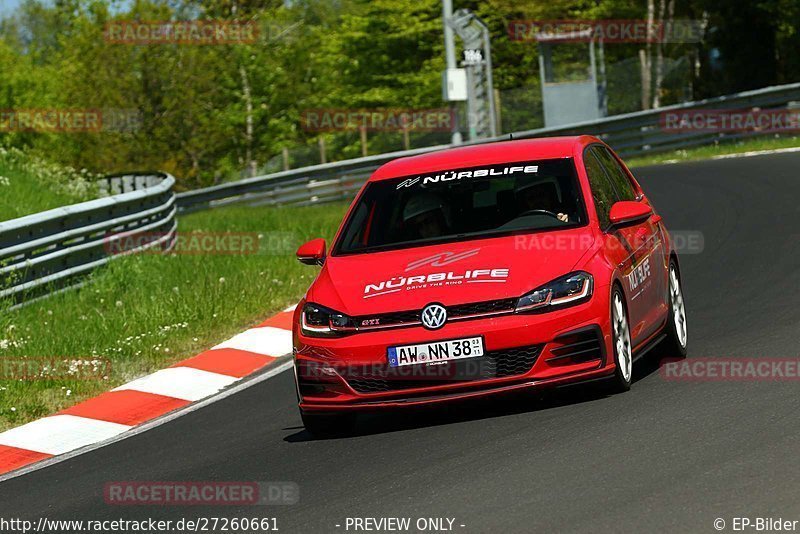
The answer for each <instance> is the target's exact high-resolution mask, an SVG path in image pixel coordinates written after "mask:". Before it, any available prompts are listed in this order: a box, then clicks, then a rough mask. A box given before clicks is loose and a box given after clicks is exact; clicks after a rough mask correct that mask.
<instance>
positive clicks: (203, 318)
mask: <svg viewBox="0 0 800 534" xmlns="http://www.w3.org/2000/svg"><path fill="white" fill-rule="evenodd" d="M345 208H346V206H345V205H344V204H330V205H325V206H319V207H311V208H247V207H229V208H220V209H216V210H211V211H207V212H202V213H197V214H193V215H188V216H186V217H183V218H181V219H180V220H179V231H180V232H181V233H184V232H254V233H258V234H261V235H262V238H261V243H266V244H269V246H267V247H266V248H267V249H269V250H267V251H266V253H259V254H253V255H197V254H170V255H156V254H144V255H138V256H129V257H124V258H119V259H116V260H115V261H113V262H111V263H110V264H109V265H108V266H107V267H105V268H103V269H100V270H99V271H97V272H95V273H94V274H93V275H92V276H91V279H90V281H89V283H88V284H86V285H85V286H84V287H83V288H81V289H77V290H72V291H68V292H65V293H62V294H59V295H56V296H54V297H51V298H49V299H46V300H43V301H39V302H35V303H33V304H31V305H29V306H27V307H24V308H21V309H19V310H16V311H10V312H9V311H4V312H3V311H0V364H2V362H3V361H4V360H5V361H9V360H10V359H17V358H58V359H67V360H83V361H87V362H88V361H92V360H96V359H97V358H107V359H109V360H110V361H111V372H110V373H108V376H107V378H105V379H102V378H101V379H92V380H86V379H84V380H73V379H70V380H63V379H59V380H52V379H48V380H16V381H15V380H4V381H0V430H2V429H7V428H9V427H12V426H17V425H19V424H23V423H25V422H27V421H30V420H32V419H36V418H39V417H42V416H45V415H48V414H51V413H53V412H55V411H58V410H60V409H63V408H66V407H68V406H70V405H72V404H75V403H77V402H80V401H81V400H84V399H86V398H89V397H92V396H95V395H97V394H99V393H101V392H103V391H106V390H109V389H112V388H114V387H116V386H118V385H120V384H123V383H125V382H128V381H130V380H132V379H134V378H136V377H139V376H142V375H144V374H147V373H150V372H153V371H156V370H158V369H162V368H164V367H167V366H169V365H170V364H172V363H174V362H177V361H180V360H182V359H185V358H188V357H191V356H193V355H195V354H197V353H199V352H201V351H203V350H205V349H208V348H209V347H211V346H213V345H215V344H217V343H219V342H221V341H224V340H225V339H228V338H229V337H231V336H233V335H235V334H237V333H239V332H241V331H243V330H244V329H246V328H247V327H250V326H253V325H254V324H257V323H258V322H260V321H262V320H263V319H266V318H268V317H269V316H271V315H272V314H274V313H275V312H277V311H280V310H281V309H283V308H285V307H286V306H288V305H290V304H293V303H295V302H297V300H299V299H300V298H301V297H302V295H303V294H304V293H305V291H306V289H307V287H308V285H309V284H310V283H311V281H312V279H313V277H314V276H316V273H317V272H318V269H317V268H315V267H309V266H306V265H302V264H300V263H299V262H298V261H297V260H296V259H295V257H294V250H295V249H296V247H297V246H299V245H300V244H302V243H303V242H305V241H306V240H308V239H310V238H313V237H320V236H321V237H325V238H328V239H330V238H331V237H332V234H333V232H334V231H335V229H336V226H337V225H338V223H339V221H340V220H341V218H342V216H343V214H344V211H345ZM6 372H8V371H7V370H6Z"/></svg>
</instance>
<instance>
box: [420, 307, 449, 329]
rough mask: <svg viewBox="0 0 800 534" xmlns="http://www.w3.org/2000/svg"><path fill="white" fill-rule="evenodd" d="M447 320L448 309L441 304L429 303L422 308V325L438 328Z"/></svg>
mask: <svg viewBox="0 0 800 534" xmlns="http://www.w3.org/2000/svg"><path fill="white" fill-rule="evenodd" d="M446 321H447V310H446V309H444V306H442V305H441V304H428V305H427V306H425V307H424V308H423V309H422V326H424V327H425V328H427V329H428V330H436V329H437V328H441V327H443V326H444V323H445V322H446Z"/></svg>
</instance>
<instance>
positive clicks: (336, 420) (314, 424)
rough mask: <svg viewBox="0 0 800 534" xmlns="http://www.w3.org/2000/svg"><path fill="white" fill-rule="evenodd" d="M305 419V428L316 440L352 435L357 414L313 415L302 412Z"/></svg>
mask: <svg viewBox="0 0 800 534" xmlns="http://www.w3.org/2000/svg"><path fill="white" fill-rule="evenodd" d="M300 417H301V418H302V419H303V426H305V427H306V430H307V431H308V433H309V434H311V435H312V436H314V437H315V438H326V437H332V436H343V435H347V434H349V433H351V432H352V431H353V429H354V428H355V422H356V416H355V414H347V413H345V414H341V413H332V414H328V413H325V414H321V413H320V414H317V413H314V414H311V413H304V412H300Z"/></svg>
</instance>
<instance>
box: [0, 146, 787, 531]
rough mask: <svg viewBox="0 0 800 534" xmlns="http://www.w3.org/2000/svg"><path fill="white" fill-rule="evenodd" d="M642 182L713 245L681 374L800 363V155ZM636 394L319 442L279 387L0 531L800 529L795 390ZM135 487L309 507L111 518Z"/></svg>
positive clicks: (745, 384) (673, 171)
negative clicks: (267, 496)
mask: <svg viewBox="0 0 800 534" xmlns="http://www.w3.org/2000/svg"><path fill="white" fill-rule="evenodd" d="M635 174H636V175H637V177H638V178H639V180H640V181H641V182H642V184H643V185H644V187H645V189H646V191H647V192H648V195H649V196H650V198H651V199H652V200H653V201H654V203H655V205H656V207H657V209H658V210H659V211H660V213H661V214H662V215H663V217H664V220H665V221H666V223H667V225H668V227H669V229H670V230H671V231H673V232H680V231H695V232H697V231H699V232H702V234H703V236H704V242H705V248H704V250H703V252H702V253H700V254H684V255H683V256H682V258H681V265H682V270H683V281H684V292H685V295H686V299H687V307H688V319H689V344H690V348H689V359H690V360H691V359H694V358H758V359H764V358H790V357H798V354H800V348H798V336H799V335H800V154H799V153H788V154H776V155H769V156H756V157H747V158H734V159H722V160H715V161H706V162H699V163H686V164H675V165H664V166H658V167H645V168H640V169H637V170H636V171H635ZM634 379H635V383H634V385H633V388H632V389H631V391H630V392H628V393H625V394H621V395H616V396H611V397H607V396H603V395H602V394H600V393H598V392H597V390H596V388H588V387H572V388H565V389H563V390H559V391H556V392H553V393H551V394H548V395H545V396H543V397H542V396H530V395H528V396H522V397H517V396H515V397H512V398H508V399H503V400H501V401H497V402H478V403H474V402H473V403H469V404H463V405H456V406H453V407H449V408H438V409H435V410H426V411H424V412H396V413H391V414H384V415H382V416H379V417H376V416H367V417H365V418H364V420H363V421H361V423H360V424H359V430H358V432H357V433H356V434H355V435H352V436H348V437H344V438H333V439H327V440H312V439H311V438H310V436H309V435H308V434H306V432H305V431H304V430H303V427H302V425H301V422H300V417H299V415H298V412H297V409H296V407H295V404H296V401H295V393H294V389H293V383H292V375H291V373H290V372H284V373H281V374H279V375H278V376H276V377H274V378H271V379H268V380H266V381H263V382H261V383H258V384H257V385H255V386H253V387H250V388H248V389H246V390H244V391H242V392H240V393H238V394H235V395H232V396H230V397H228V398H225V399H223V400H221V401H219V402H216V403H214V404H211V405H210V406H207V407H204V408H202V409H199V410H197V411H194V412H192V413H190V414H188V415H186V416H183V417H180V418H178V419H176V420H175V421H172V422H169V423H167V424H165V425H162V426H160V427H157V428H155V429H153V430H150V431H148V432H144V433H142V434H140V435H136V436H134V437H131V438H129V439H125V440H122V441H120V442H117V443H114V444H112V445H110V446H107V447H103V448H100V449H98V450H95V451H92V452H90V453H87V454H84V455H81V456H78V457H75V458H72V459H70V460H67V461H65V462H62V463H59V464H56V465H53V466H50V467H47V468H45V469H42V470H39V471H35V472H33V473H29V474H27V475H24V476H21V477H17V478H14V479H11V480H8V481H6V482H3V483H0V516H1V517H5V518H11V517H16V518H24V519H32V520H34V521H35V520H37V519H38V518H39V517H42V516H44V517H47V518H49V519H84V520H102V519H118V518H130V519H145V518H155V519H176V518H181V517H186V518H197V517H221V516H226V517H275V518H276V519H277V525H278V527H279V530H280V531H281V532H290V533H294V532H299V533H315V532H346V531H347V530H345V524H346V518H348V517H410V518H412V521H413V520H416V519H417V518H420V517H425V518H428V517H442V518H454V519H455V521H454V531H455V532H464V533H488V532H509V533H511V532H592V533H596V532H716V530H715V528H714V525H713V523H714V520H715V519H716V518H722V519H724V520H725V521H726V523H727V527H726V530H732V525H731V521H732V518H733V517H751V518H757V517H774V518H777V517H781V518H784V519H796V520H800V498H798V495H799V494H798V488H799V487H800V424H799V423H800V395H798V386H799V385H800V384H799V383H798V382H797V381H784V382H773V381H762V382H755V381H716V382H686V381H671V380H665V378H664V377H663V376H662V375H661V374H660V373H659V371H658V362H656V361H653V359H652V358H647V357H646V358H644V359H642V360H640V361H639V362H638V363H637V368H636V369H635V374H634ZM134 480H138V481H209V480H220V481H221V480H225V481H291V482H295V483H297V484H298V486H299V490H300V501H299V503H298V504H295V505H287V506H249V507H241V508H236V507H221V506H216V507H197V506H194V507H167V506H151V507H146V506H145V507H143V506H112V505H107V504H105V502H104V499H103V487H104V485H105V484H106V483H107V482H110V481H134ZM336 525H340V526H339V527H337V526H336ZM461 525H463V526H461ZM352 531H353V530H352V529H351V530H350V532H352ZM412 531H415V530H412Z"/></svg>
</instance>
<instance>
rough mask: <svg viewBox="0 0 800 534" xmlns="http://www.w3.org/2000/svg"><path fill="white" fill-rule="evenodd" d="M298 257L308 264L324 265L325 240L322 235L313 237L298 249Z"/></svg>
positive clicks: (301, 261)
mask: <svg viewBox="0 0 800 534" xmlns="http://www.w3.org/2000/svg"><path fill="white" fill-rule="evenodd" d="M297 259H298V260H299V261H300V263H305V264H306V265H322V262H324V261H325V240H324V239H322V238H321V237H318V238H317V239H312V240H311V241H309V242H308V243H306V244H305V245H300V248H298V249H297Z"/></svg>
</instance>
